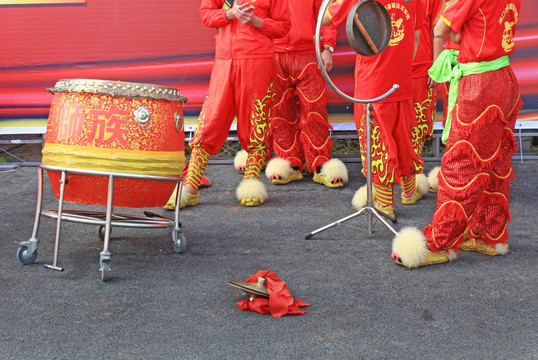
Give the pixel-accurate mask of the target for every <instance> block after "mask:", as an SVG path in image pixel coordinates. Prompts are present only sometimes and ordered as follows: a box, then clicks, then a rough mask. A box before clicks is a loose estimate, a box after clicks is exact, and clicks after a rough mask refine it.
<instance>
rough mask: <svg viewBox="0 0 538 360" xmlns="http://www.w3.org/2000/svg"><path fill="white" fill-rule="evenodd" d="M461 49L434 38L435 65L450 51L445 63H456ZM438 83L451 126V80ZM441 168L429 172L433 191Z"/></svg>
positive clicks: (445, 57)
mask: <svg viewBox="0 0 538 360" xmlns="http://www.w3.org/2000/svg"><path fill="white" fill-rule="evenodd" d="M457 1H459V0H450V1H447V2H446V7H445V8H447V7H450V6H452V4H454V3H455V2H457ZM443 10H444V9H443ZM459 49H460V45H459V44H456V43H455V42H453V41H451V40H450V39H446V40H443V39H442V38H434V41H433V58H434V60H435V62H434V65H435V66H440V64H438V63H437V59H438V58H439V55H440V54H443V53H446V52H450V53H451V54H450V56H441V58H443V59H444V61H447V62H448V63H446V64H445V65H446V66H453V64H455V63H456V61H457V60H456V57H457V54H458V51H459ZM428 71H429V70H428ZM430 79H431V76H430ZM432 81H435V80H433V79H432ZM436 83H438V84H439V85H440V86H438V87H437V96H439V95H440V93H441V94H442V97H443V126H444V127H450V119H449V118H448V111H447V110H448V92H449V88H450V82H448V81H439V82H437V81H436ZM447 120H448V121H447ZM447 122H448V124H447ZM441 140H442V142H443V144H446V138H445V137H444V136H443V137H441ZM440 169H441V167H440V166H436V167H434V168H433V169H432V170H430V172H429V173H428V183H429V184H430V191H431V192H433V193H437V185H438V182H439V181H438V179H437V176H438V175H439V170H440Z"/></svg>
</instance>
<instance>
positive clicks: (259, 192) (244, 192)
mask: <svg viewBox="0 0 538 360" xmlns="http://www.w3.org/2000/svg"><path fill="white" fill-rule="evenodd" d="M236 196H237V200H239V201H241V200H243V199H259V200H262V201H265V200H266V199H267V188H266V187H265V184H264V183H262V182H261V181H260V180H258V179H243V181H241V183H240V184H239V186H238V187H237V191H236Z"/></svg>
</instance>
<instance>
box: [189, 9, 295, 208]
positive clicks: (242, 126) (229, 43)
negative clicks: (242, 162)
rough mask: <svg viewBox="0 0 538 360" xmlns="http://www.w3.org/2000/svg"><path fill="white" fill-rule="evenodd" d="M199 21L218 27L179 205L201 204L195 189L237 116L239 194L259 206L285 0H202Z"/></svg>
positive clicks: (263, 195)
mask: <svg viewBox="0 0 538 360" xmlns="http://www.w3.org/2000/svg"><path fill="white" fill-rule="evenodd" d="M200 15H201V17H202V22H203V23H204V25H206V26H208V27H213V28H216V29H218V33H217V35H216V48H215V63H214V65H213V70H212V72H211V79H210V82H209V89H208V91H207V95H206V98H205V101H204V104H203V106H202V110H201V112H200V115H199V117H198V123H197V125H196V130H195V133H194V137H193V139H192V140H191V142H190V146H191V149H192V153H191V157H190V162H189V168H188V171H187V176H186V177H185V180H184V185H185V186H183V191H182V194H181V195H180V196H181V198H180V207H185V206H189V205H196V204H199V203H200V193H199V191H198V188H199V186H200V181H201V180H202V177H203V174H204V171H205V168H206V166H207V161H208V159H209V157H210V156H212V155H214V154H216V153H217V151H218V150H219V149H220V148H221V146H222V145H223V143H224V141H225V140H226V137H227V136H228V132H229V130H230V126H231V124H232V121H233V119H234V118H235V117H236V116H237V135H238V138H239V141H240V143H241V145H242V146H243V148H244V149H248V158H247V162H246V168H245V173H244V175H243V181H242V182H241V184H240V185H239V187H238V188H237V192H236V195H237V198H238V200H239V201H240V202H241V205H244V206H257V205H260V204H262V203H263V202H264V200H265V199H266V197H267V190H266V188H265V185H264V184H263V183H262V182H261V181H259V176H260V172H261V170H262V165H263V162H264V160H265V158H266V152H267V150H266V143H267V137H268V134H269V125H270V123H269V122H270V108H271V106H272V104H273V101H274V97H275V81H276V72H275V64H274V43H273V39H275V38H280V37H282V36H284V35H286V34H287V32H288V31H289V29H290V26H291V25H290V20H289V12H288V4H287V0H236V1H235V2H234V1H231V0H202V3H201V5H200Z"/></svg>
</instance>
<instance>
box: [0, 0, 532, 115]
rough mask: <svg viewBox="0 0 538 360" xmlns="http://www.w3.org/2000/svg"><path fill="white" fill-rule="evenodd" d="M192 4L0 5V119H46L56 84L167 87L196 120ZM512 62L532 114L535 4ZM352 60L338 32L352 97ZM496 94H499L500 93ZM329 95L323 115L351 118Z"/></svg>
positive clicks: (201, 83) (199, 29)
mask: <svg viewBox="0 0 538 360" xmlns="http://www.w3.org/2000/svg"><path fill="white" fill-rule="evenodd" d="M199 5H200V1H194V0H159V1H155V0H153V1H150V0H86V3H85V4H71V5H68V4H56V5H39V6H36V5H33V6H32V5H24V6H23V5H0V14H1V16H0V119H14V118H46V117H47V116H48V109H49V106H50V101H51V98H52V95H51V94H49V93H47V92H45V91H44V89H45V88H48V87H53V86H54V84H55V83H56V81H58V80H59V79H77V78H90V79H105V80H122V81H130V82H141V83H151V84H158V85H167V86H172V87H175V88H178V89H179V90H181V92H182V93H183V95H184V96H186V97H187V98H188V99H189V101H188V103H187V104H186V106H185V111H186V113H187V115H191V116H196V115H197V114H198V111H199V110H200V107H201V103H202V101H203V98H204V96H205V91H206V88H207V85H208V82H209V74H210V71H211V66H212V60H213V48H214V35H215V34H216V30H215V29H210V28H206V27H204V26H203V25H202V23H201V20H200V16H199V13H198V8H199ZM522 6H523V8H522V10H521V13H520V23H519V26H518V30H517V33H516V53H515V54H514V55H513V56H512V57H511V62H512V64H513V67H514V70H515V72H516V76H517V77H518V79H519V81H520V85H521V92H522V96H523V100H524V102H525V107H524V111H523V113H528V112H536V111H538V110H537V109H538V100H537V99H538V50H537V49H538V23H537V20H536V19H537V18H538V2H537V1H530V0H523V4H522ZM353 60H354V53H353V52H352V51H351V49H350V48H349V47H348V46H347V41H346V39H345V31H343V30H342V29H341V30H340V31H339V44H338V46H337V51H336V53H335V69H334V70H333V71H332V72H331V78H332V80H333V81H334V82H335V83H336V84H337V85H338V86H339V87H340V88H341V89H342V90H343V91H345V92H347V93H350V94H351V93H352V88H353ZM501 89H502V88H501ZM349 105H350V104H349V103H346V101H345V100H343V99H341V98H340V97H339V96H338V95H336V94H335V93H334V92H333V91H332V90H330V89H329V104H328V107H329V112H330V113H331V114H338V113H351V107H350V106H349Z"/></svg>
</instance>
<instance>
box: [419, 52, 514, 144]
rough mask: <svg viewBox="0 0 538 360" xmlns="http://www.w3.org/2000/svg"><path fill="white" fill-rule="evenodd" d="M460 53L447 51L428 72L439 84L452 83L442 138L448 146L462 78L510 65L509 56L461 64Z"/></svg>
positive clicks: (442, 53)
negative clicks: (453, 112)
mask: <svg viewBox="0 0 538 360" xmlns="http://www.w3.org/2000/svg"><path fill="white" fill-rule="evenodd" d="M458 54H459V51H458V50H454V49H445V50H443V51H442V52H441V54H439V57H438V58H437V60H435V63H434V64H433V66H432V67H431V68H430V70H428V75H430V77H431V78H432V79H433V80H434V81H436V82H438V83H443V82H447V81H449V82H450V89H449V91H448V109H447V117H446V123H445V128H444V130H443V134H442V136H441V140H442V141H443V144H446V141H447V139H448V134H449V133H450V124H451V123H452V116H451V113H452V109H453V108H454V105H456V100H457V99H458V93H459V84H460V79H461V78H462V76H467V75H474V74H481V73H485V72H488V71H494V70H498V69H500V68H503V67H505V66H508V65H510V60H509V59H508V55H506V56H503V57H500V58H498V59H495V60H492V61H482V62H475V63H466V64H460V63H459V62H458V60H457V57H458Z"/></svg>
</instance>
